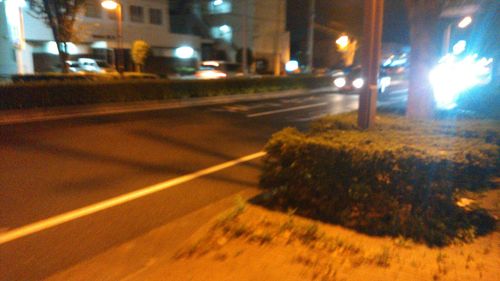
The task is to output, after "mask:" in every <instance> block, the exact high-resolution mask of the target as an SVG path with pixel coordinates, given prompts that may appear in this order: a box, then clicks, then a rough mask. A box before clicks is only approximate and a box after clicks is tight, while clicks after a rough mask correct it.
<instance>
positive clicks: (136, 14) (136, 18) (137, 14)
mask: <svg viewBox="0 0 500 281" xmlns="http://www.w3.org/2000/svg"><path fill="white" fill-rule="evenodd" d="M130 21H132V22H144V9H143V8H142V7H141V6H133V5H131V6H130Z"/></svg>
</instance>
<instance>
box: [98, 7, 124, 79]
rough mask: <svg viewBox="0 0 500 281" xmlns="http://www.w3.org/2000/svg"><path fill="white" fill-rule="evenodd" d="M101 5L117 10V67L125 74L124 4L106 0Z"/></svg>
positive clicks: (107, 8)
mask: <svg viewBox="0 0 500 281" xmlns="http://www.w3.org/2000/svg"><path fill="white" fill-rule="evenodd" d="M101 6H102V7H103V8H104V9H106V10H110V11H113V10H114V11H116V20H117V24H118V26H117V30H116V47H117V48H116V50H117V56H116V61H117V63H116V68H117V70H118V72H119V73H120V74H123V70H124V66H123V46H122V40H123V16H122V4H121V3H119V2H118V1H116V0H104V1H102V2H101Z"/></svg>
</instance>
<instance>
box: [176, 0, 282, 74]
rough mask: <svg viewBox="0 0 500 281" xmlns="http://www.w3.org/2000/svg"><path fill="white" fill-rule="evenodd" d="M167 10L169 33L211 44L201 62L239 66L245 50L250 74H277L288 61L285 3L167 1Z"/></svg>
mask: <svg viewBox="0 0 500 281" xmlns="http://www.w3.org/2000/svg"><path fill="white" fill-rule="evenodd" d="M170 7H171V15H172V20H173V21H172V28H173V30H178V31H179V32H183V33H196V34H198V35H202V36H206V37H209V38H211V39H213V40H214V43H213V46H211V47H210V48H208V47H207V48H206V50H209V51H207V52H205V55H204V59H205V58H207V59H213V60H227V61H231V62H240V63H241V60H242V59H241V57H242V50H243V48H244V47H245V46H246V48H247V49H248V50H249V52H250V53H251V54H252V58H253V64H252V68H253V70H254V71H256V72H259V73H275V74H278V73H280V72H281V71H282V69H283V65H284V64H285V63H286V62H287V61H288V60H289V58H290V36H289V32H287V30H286V0H170ZM188 18H189V20H187V19H188ZM186 22H189V23H190V24H191V25H186V24H185V23H186Z"/></svg>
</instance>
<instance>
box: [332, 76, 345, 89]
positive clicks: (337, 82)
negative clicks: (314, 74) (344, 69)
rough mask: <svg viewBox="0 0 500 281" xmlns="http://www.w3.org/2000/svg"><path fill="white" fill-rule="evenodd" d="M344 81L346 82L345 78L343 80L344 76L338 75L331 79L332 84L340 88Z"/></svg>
mask: <svg viewBox="0 0 500 281" xmlns="http://www.w3.org/2000/svg"><path fill="white" fill-rule="evenodd" d="M346 83H347V82H346V80H345V78H344V77H338V78H336V79H335V80H333V84H334V85H335V87H337V88H342V87H344V86H345V84H346Z"/></svg>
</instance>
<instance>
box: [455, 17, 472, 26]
mask: <svg viewBox="0 0 500 281" xmlns="http://www.w3.org/2000/svg"><path fill="white" fill-rule="evenodd" d="M471 23H472V18H471V17H465V18H463V19H462V20H461V21H460V22H459V23H458V27H459V28H466V27H467V26H469V24H471Z"/></svg>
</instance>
